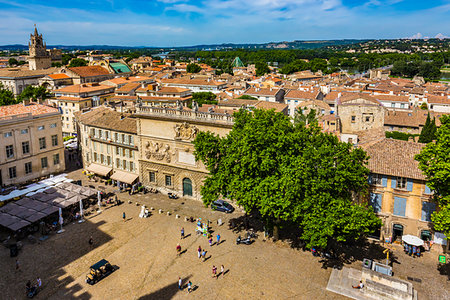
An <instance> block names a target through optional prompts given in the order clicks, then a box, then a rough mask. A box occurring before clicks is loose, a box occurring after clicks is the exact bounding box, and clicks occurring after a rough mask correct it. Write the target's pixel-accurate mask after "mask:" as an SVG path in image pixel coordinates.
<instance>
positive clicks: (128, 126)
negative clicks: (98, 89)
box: [75, 107, 137, 134]
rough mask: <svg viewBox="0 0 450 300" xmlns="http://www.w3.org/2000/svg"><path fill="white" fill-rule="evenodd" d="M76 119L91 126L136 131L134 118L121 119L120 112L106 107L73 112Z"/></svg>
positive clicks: (129, 131)
mask: <svg viewBox="0 0 450 300" xmlns="http://www.w3.org/2000/svg"><path fill="white" fill-rule="evenodd" d="M75 116H76V118H77V120H78V121H79V122H80V123H82V124H85V125H89V126H92V127H101V128H106V129H111V130H116V131H122V132H128V133H132V134H136V133H137V127H136V119H134V118H130V117H128V116H127V117H125V118H123V119H121V116H122V114H121V113H120V112H117V111H115V110H113V109H111V108H108V107H98V108H95V109H92V110H90V111H88V112H85V113H81V112H77V113H76V114H75Z"/></svg>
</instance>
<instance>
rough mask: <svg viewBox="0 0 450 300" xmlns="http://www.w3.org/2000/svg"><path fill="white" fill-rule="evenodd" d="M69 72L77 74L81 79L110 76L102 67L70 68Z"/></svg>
mask: <svg viewBox="0 0 450 300" xmlns="http://www.w3.org/2000/svg"><path fill="white" fill-rule="evenodd" d="M69 70H70V71H72V72H74V73H76V74H77V75H78V76H80V77H92V76H101V75H110V73H109V72H108V70H107V69H105V68H103V67H100V66H84V67H72V68H69Z"/></svg>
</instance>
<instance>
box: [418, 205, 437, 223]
mask: <svg viewBox="0 0 450 300" xmlns="http://www.w3.org/2000/svg"><path fill="white" fill-rule="evenodd" d="M435 210H436V204H434V203H433V202H427V201H422V219H421V220H422V221H427V222H431V215H432V214H433V212H434V211H435Z"/></svg>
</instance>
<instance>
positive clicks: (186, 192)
mask: <svg viewBox="0 0 450 300" xmlns="http://www.w3.org/2000/svg"><path fill="white" fill-rule="evenodd" d="M183 196H192V181H191V180H190V179H189V178H184V179H183Z"/></svg>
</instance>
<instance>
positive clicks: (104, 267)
mask: <svg viewBox="0 0 450 300" xmlns="http://www.w3.org/2000/svg"><path fill="white" fill-rule="evenodd" d="M117 269H118V268H117V267H115V266H112V265H111V264H110V263H109V262H108V261H107V260H106V259H102V260H100V261H98V262H97V263H95V264H93V265H92V266H91V267H90V271H89V274H88V275H87V276H86V282H87V283H89V284H90V285H94V284H95V283H97V282H98V281H100V280H101V279H103V278H105V277H106V276H108V275H109V274H111V273H112V272H114V271H115V270H117Z"/></svg>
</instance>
